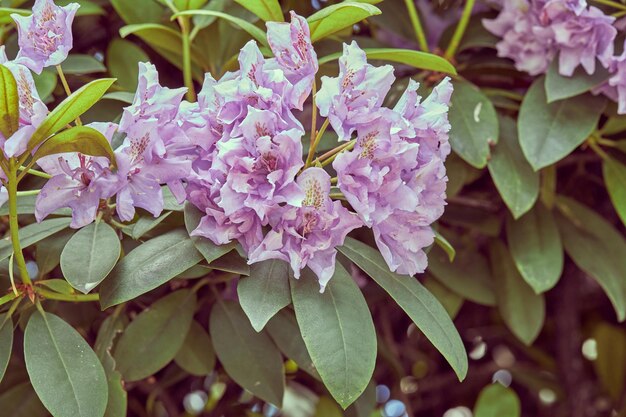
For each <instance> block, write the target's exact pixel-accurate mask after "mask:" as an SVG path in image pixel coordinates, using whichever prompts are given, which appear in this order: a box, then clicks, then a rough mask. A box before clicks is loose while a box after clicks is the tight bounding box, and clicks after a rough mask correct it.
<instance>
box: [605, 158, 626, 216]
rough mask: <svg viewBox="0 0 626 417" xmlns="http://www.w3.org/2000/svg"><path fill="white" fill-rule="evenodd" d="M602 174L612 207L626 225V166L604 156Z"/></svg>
mask: <svg viewBox="0 0 626 417" xmlns="http://www.w3.org/2000/svg"><path fill="white" fill-rule="evenodd" d="M602 174H603V176H604V183H605V184H606V189H607V191H608V192H609V196H610V197H611V201H612V202H613V207H615V211H617V214H618V215H619V218H620V219H622V223H624V225H626V166H624V165H622V164H621V163H620V162H619V161H617V160H614V159H611V158H606V159H604V160H603V161H602Z"/></svg>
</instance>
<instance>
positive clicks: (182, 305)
mask: <svg viewBox="0 0 626 417" xmlns="http://www.w3.org/2000/svg"><path fill="white" fill-rule="evenodd" d="M195 310H196V296H195V294H194V293H193V292H191V291H190V290H179V291H176V292H174V293H171V294H169V295H167V296H165V297H163V298H161V299H160V300H158V301H157V302H156V303H154V304H152V306H150V308H148V309H147V310H145V311H144V312H143V313H141V314H140V315H138V316H137V318H135V320H133V321H132V322H131V323H130V325H128V327H127V328H126V330H125V331H124V333H123V334H122V337H120V340H119V342H118V343H117V346H116V348H115V352H114V354H113V357H114V358H115V362H116V364H117V369H118V370H119V371H120V373H121V374H122V375H123V376H124V380H126V381H138V380H140V379H143V378H146V377H148V376H150V375H152V374H154V373H155V372H157V371H159V370H160V369H161V368H163V367H164V366H165V365H167V364H168V363H169V362H170V361H171V360H172V359H174V357H175V356H176V353H177V352H178V351H179V350H180V348H181V346H182V345H183V343H184V341H185V337H186V336H187V333H188V332H189V328H190V326H191V322H192V320H193V315H194V313H195Z"/></svg>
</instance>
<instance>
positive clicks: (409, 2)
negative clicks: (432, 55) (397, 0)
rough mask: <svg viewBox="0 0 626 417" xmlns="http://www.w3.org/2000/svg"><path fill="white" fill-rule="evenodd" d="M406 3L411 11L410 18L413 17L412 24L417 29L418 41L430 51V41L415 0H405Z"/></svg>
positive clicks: (422, 47)
mask: <svg viewBox="0 0 626 417" xmlns="http://www.w3.org/2000/svg"><path fill="white" fill-rule="evenodd" d="M404 4H406V9H407V11H408V12H409V18H410V19H411V25H413V31H415V37H416V38H417V43H418V44H419V46H420V49H421V50H422V51H424V52H428V51H429V49H428V41H427V40H426V35H425V33H424V28H423V27H422V22H421V21H420V18H419V15H418V14H417V9H416V7H415V2H414V0H404Z"/></svg>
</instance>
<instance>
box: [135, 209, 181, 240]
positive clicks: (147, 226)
mask: <svg viewBox="0 0 626 417" xmlns="http://www.w3.org/2000/svg"><path fill="white" fill-rule="evenodd" d="M170 214H172V212H171V211H166V212H164V213H163V214H161V215H160V216H159V217H157V218H154V217H151V216H141V217H140V218H139V219H137V221H136V222H135V225H134V226H133V228H132V231H131V236H132V238H133V239H135V240H138V239H140V238H141V237H143V235H145V234H146V233H148V232H149V231H151V230H152V229H154V228H155V227H157V226H158V225H159V224H161V223H162V222H163V221H164V220H165V219H167V218H168V217H169V215H170Z"/></svg>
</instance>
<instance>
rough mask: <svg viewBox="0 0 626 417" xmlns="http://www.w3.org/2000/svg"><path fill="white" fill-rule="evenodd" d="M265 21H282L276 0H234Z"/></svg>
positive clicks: (281, 13) (281, 12) (283, 19)
mask: <svg viewBox="0 0 626 417" xmlns="http://www.w3.org/2000/svg"><path fill="white" fill-rule="evenodd" d="M235 2H236V3H237V4H240V5H241V6H243V7H245V8H246V9H248V10H250V11H251V12H252V13H254V14H255V15H256V16H258V17H259V18H261V19H263V20H264V21H266V22H270V21H274V22H284V21H285V18H284V17H283V11H282V10H281V8H280V3H278V0H235Z"/></svg>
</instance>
